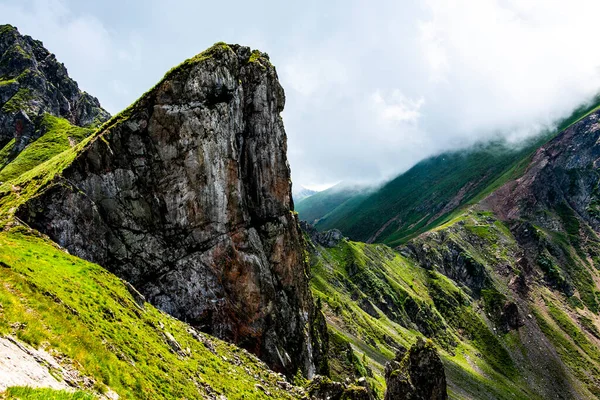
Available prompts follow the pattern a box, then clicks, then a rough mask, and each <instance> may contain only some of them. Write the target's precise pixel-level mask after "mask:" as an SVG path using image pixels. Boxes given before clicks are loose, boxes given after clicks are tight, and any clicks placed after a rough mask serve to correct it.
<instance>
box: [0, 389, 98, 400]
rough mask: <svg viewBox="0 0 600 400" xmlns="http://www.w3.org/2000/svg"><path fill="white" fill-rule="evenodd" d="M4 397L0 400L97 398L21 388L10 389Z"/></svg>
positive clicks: (62, 391)
mask: <svg viewBox="0 0 600 400" xmlns="http://www.w3.org/2000/svg"><path fill="white" fill-rule="evenodd" d="M0 396H2V394H0ZM4 396H5V397H0V398H3V399H6V400H93V399H95V398H96V397H95V396H93V395H91V394H89V393H86V392H82V391H77V392H68V391H66V390H52V389H45V388H40V389H34V388H30V387H21V386H16V387H11V388H8V390H7V391H6V393H4Z"/></svg>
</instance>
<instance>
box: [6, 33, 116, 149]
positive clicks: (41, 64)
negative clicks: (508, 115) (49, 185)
mask: <svg viewBox="0 0 600 400" xmlns="http://www.w3.org/2000/svg"><path fill="white" fill-rule="evenodd" d="M43 113H49V114H52V115H54V116H57V117H62V118H65V119H68V120H69V122H71V123H72V124H73V125H77V126H88V125H92V124H99V123H102V122H104V121H106V120H108V119H109V118H110V114H108V112H106V111H105V110H104V109H103V108H102V107H100V103H99V102H98V99H96V98H95V97H92V96H90V95H89V94H87V93H85V92H82V91H81V90H79V87H78V86H77V83H76V82H75V81H74V80H72V79H71V78H69V75H68V74H67V69H66V68H65V66H64V65H63V64H61V63H59V62H58V61H57V60H56V57H55V56H54V54H52V53H50V52H49V51H48V50H46V49H45V48H44V46H43V44H42V42H40V41H38V40H34V39H32V38H31V37H29V36H22V35H21V34H20V33H19V31H18V30H17V28H15V27H13V26H11V25H0V148H2V147H4V145H6V143H8V142H9V141H10V140H12V139H15V146H14V147H13V152H15V153H18V152H20V151H21V150H22V149H23V148H24V147H25V146H27V144H29V143H30V142H31V141H33V140H36V139H37V138H38V137H39V136H40V135H41V133H40V132H39V129H38V127H37V121H36V120H37V118H38V117H39V116H41V115H42V114H43Z"/></svg>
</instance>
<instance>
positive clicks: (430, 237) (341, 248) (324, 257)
mask: <svg viewBox="0 0 600 400" xmlns="http://www.w3.org/2000/svg"><path fill="white" fill-rule="evenodd" d="M312 243H313V244H312V249H311V264H312V273H313V280H312V286H313V292H314V293H315V295H316V296H317V297H318V298H319V299H320V300H321V303H322V308H323V310H324V312H325V315H326V318H327V322H328V323H329V326H330V332H331V333H330V337H331V343H330V349H331V351H330V367H331V369H332V374H333V376H334V377H337V378H345V377H351V378H355V377H357V376H366V377H367V379H368V380H369V381H370V382H371V383H372V384H373V385H374V386H375V387H376V388H379V390H380V391H381V390H382V384H383V379H382V375H383V368H384V365H385V363H386V362H387V360H389V359H391V358H392V357H393V355H394V354H395V351H396V348H397V346H398V345H401V346H404V347H409V346H410V344H411V343H413V342H414V341H415V338H416V337H417V336H425V337H428V338H431V339H432V340H433V341H434V343H435V344H436V345H437V347H438V348H439V349H441V351H442V354H443V360H444V363H445V367H446V375H447V378H448V384H449V390H450V397H451V398H455V399H467V398H477V399H515V398H519V399H536V398H539V399H545V398H553V396H554V395H555V394H556V393H560V394H561V396H563V397H562V398H580V399H586V398H592V397H593V396H594V395H596V394H599V393H600V392H599V391H598V390H599V388H600V387H599V386H598V384H597V381H596V380H597V378H598V377H600V370H598V367H599V366H600V364H599V361H600V359H599V358H598V355H599V354H600V353H598V351H597V346H598V345H599V344H600V341H599V340H598V335H597V329H598V328H597V326H598V323H599V322H600V320H599V319H598V317H597V314H596V313H593V312H591V311H590V310H588V309H585V308H583V309H582V310H579V309H577V308H576V307H573V306H572V305H571V302H570V301H569V300H568V299H567V298H565V297H564V296H563V295H561V294H560V293H557V292H555V291H553V290H551V289H549V288H548V287H547V286H546V285H545V283H544V282H543V281H540V282H538V283H536V284H533V285H532V286H531V287H530V288H529V291H528V295H527V299H524V298H523V297H522V296H521V295H520V294H519V292H518V291H515V282H514V279H515V275H517V276H518V274H519V273H520V272H519V271H520V270H519V268H521V267H520V265H519V259H520V252H521V250H520V247H519V245H518V243H517V241H516V240H515V238H514V237H513V235H512V234H511V233H510V230H509V229H508V228H507V227H506V226H505V225H504V224H503V223H501V222H500V221H498V220H497V219H495V218H494V217H493V216H492V215H491V214H490V213H488V212H477V211H471V212H468V213H467V214H464V215H462V216H460V217H458V218H456V219H454V220H452V221H451V222H450V223H448V224H446V225H445V226H443V227H441V228H440V229H438V230H436V231H433V232H430V233H427V234H424V235H422V236H420V237H419V238H417V239H415V240H414V241H413V242H411V246H414V247H418V248H426V249H428V253H427V255H426V256H422V255H417V253H415V252H414V250H413V249H412V248H411V247H407V248H405V249H404V250H403V251H402V254H401V253H398V252H395V251H393V250H392V249H390V248H389V247H387V246H385V245H381V244H371V245H369V244H364V243H359V242H352V241H346V240H342V241H341V242H340V243H339V244H338V245H337V246H335V247H332V248H326V247H323V246H320V245H318V244H314V242H312ZM452 257H455V258H454V259H453V260H451V258H452ZM446 259H449V260H451V261H449V262H448V264H444V261H443V260H446ZM448 276H450V277H451V278H449V277H448ZM595 332H596V333H595ZM586 369H587V370H588V371H589V372H590V373H589V374H588V373H586V372H585V370H586Z"/></svg>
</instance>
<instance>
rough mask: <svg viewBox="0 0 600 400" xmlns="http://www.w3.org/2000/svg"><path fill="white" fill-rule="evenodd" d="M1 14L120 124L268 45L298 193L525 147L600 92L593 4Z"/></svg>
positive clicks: (265, 2)
mask: <svg viewBox="0 0 600 400" xmlns="http://www.w3.org/2000/svg"><path fill="white" fill-rule="evenodd" d="M114 9H118V10H119V12H118V13H114V12H113V11H112V10H114ZM0 15H2V16H7V17H5V19H6V22H9V23H13V24H15V25H17V26H18V27H19V29H20V30H21V32H22V33H26V34H30V35H32V36H34V37H36V38H38V39H41V40H43V41H44V43H45V44H46V45H47V47H48V48H49V49H50V50H51V51H53V52H55V53H56V54H57V57H58V58H59V59H60V60H61V61H62V62H64V63H65V65H66V66H67V67H68V68H69V72H70V74H71V75H72V76H73V77H74V78H75V79H76V80H78V81H79V83H80V85H81V86H82V87H83V88H84V89H85V90H87V91H89V92H90V93H92V94H93V95H95V96H97V97H98V98H99V99H100V101H101V102H102V103H103V104H105V105H109V109H110V111H112V112H116V111H118V110H119V109H122V108H124V107H126V106H127V105H129V104H130V103H131V102H132V101H134V100H135V99H136V98H137V97H138V96H139V95H140V94H142V93H144V92H145V91H146V90H147V89H148V88H149V87H151V86H152V85H153V84H154V83H155V82H156V81H158V79H160V78H161V77H162V75H163V74H164V72H166V71H167V70H168V69H169V68H170V67H172V66H173V65H176V64H178V63H180V62H181V61H182V60H184V59H185V58H187V57H190V56H192V55H194V54H196V53H198V52H200V51H202V50H203V49H205V48H206V47H208V46H209V45H211V44H212V43H214V42H217V41H219V40H224V41H228V42H234V43H235V42H237V43H241V44H245V45H250V46H253V47H255V48H256V47H259V48H261V50H263V51H266V52H268V53H269V55H270V56H271V60H272V62H273V63H274V65H276V66H277V67H278V72H279V74H280V79H281V82H282V85H283V86H284V88H285V89H286V110H285V114H284V119H285V124H286V130H287V132H288V155H289V159H290V164H291V167H292V173H293V178H294V182H295V183H298V184H302V185H304V186H315V185H320V184H323V183H328V182H336V181H340V180H346V181H348V180H362V181H376V180H379V179H382V178H384V177H390V176H392V175H394V174H397V173H399V172H401V171H403V170H405V169H407V168H409V167H410V166H411V165H412V164H414V163H415V162H417V161H418V160H420V159H422V158H424V157H426V156H429V155H432V154H434V153H437V152H441V151H444V150H447V149H452V148H457V147H465V146H468V145H470V144H472V143H473V142H475V141H477V140H485V139H487V138H495V137H498V136H503V137H505V138H508V139H509V140H511V141H513V142H518V141H519V140H520V139H522V138H523V137H527V136H531V135H533V134H535V133H536V132H539V131H540V130H541V129H544V128H546V127H547V126H549V125H551V124H552V123H553V122H555V121H556V120H557V119H559V118H561V117H564V116H567V115H568V114H569V112H570V111H571V110H572V109H574V108H575V107H576V106H577V105H579V104H580V103H582V102H584V101H586V100H589V99H591V97H592V96H593V95H594V94H596V93H597V92H598V91H599V90H600V52H599V51H597V50H596V49H597V44H596V42H597V38H598V37H600V24H598V22H597V20H598V16H599V15H600V2H598V1H596V0H572V1H570V2H568V3H566V2H564V1H559V0H402V1H396V0H382V1H379V2H377V3H376V4H375V3H373V2H367V1H366V0H350V1H341V0H333V1H330V2H320V1H317V0H307V1H306V2H302V3H281V2H278V1H275V0H257V1H254V2H251V3H248V2H241V1H237V2H236V1H230V2H227V4H226V5H223V4H222V3H216V2H209V3H207V2H196V1H192V0H181V1H178V2H170V3H166V2H162V1H159V0H148V2H147V3H146V4H145V7H139V4H136V3H135V2H123V1H120V0H105V1H104V2H102V3H98V2H80V1H76V0H47V1H41V0H35V1H34V0H0ZM225 15H226V18H225V17H224V16H225ZM212 16H220V17H218V18H213V17H212ZM199 21H201V23H199Z"/></svg>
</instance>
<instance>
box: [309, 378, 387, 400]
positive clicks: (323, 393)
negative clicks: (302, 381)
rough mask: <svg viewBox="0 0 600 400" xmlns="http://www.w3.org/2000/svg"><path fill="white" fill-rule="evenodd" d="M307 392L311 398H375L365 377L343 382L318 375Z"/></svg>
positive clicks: (358, 399)
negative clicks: (351, 381) (352, 381)
mask: <svg viewBox="0 0 600 400" xmlns="http://www.w3.org/2000/svg"><path fill="white" fill-rule="evenodd" d="M307 392H308V395H309V397H310V399H311V400H375V396H374V395H373V391H372V390H371V388H370V387H369V384H368V383H367V380H366V379H365V378H360V379H357V380H356V381H355V382H354V383H350V382H344V383H342V382H334V381H332V380H331V379H329V378H327V377H325V376H320V375H318V376H316V377H315V379H313V380H312V382H311V383H310V384H309V386H308V388H307Z"/></svg>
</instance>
